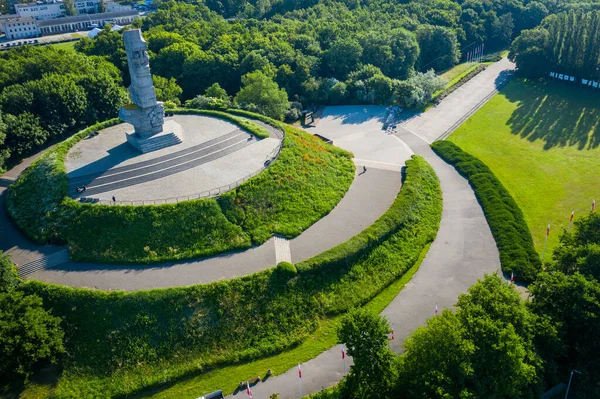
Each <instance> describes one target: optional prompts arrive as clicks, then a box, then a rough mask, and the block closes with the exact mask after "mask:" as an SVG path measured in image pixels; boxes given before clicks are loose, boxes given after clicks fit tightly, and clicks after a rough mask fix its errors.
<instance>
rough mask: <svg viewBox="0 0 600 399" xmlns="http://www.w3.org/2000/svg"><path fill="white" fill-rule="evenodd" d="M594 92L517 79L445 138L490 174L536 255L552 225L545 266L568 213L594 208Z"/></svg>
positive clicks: (597, 137) (597, 150) (599, 108)
mask: <svg viewBox="0 0 600 399" xmlns="http://www.w3.org/2000/svg"><path fill="white" fill-rule="evenodd" d="M599 119H600V103H599V102H598V94H597V92H594V91H590V90H586V89H582V88H578V87H574V86H569V85H564V84H561V83H555V82H539V81H535V82H534V81H525V80H520V79H515V80H513V81H511V82H510V83H509V84H508V85H506V86H504V87H503V88H502V89H501V90H500V93H499V94H498V95H496V96H494V97H493V98H492V99H491V100H490V101H489V102H488V103H487V104H485V105H484V106H483V107H482V108H481V109H480V110H479V111H478V112H477V113H475V114H474V115H473V116H472V117H471V118H470V119H469V120H468V121H466V122H465V123H464V124H463V125H462V126H460V127H459V128H458V129H457V130H456V131H455V132H454V133H452V135H451V136H450V137H449V138H448V140H449V141H452V142H453V143H455V144H456V145H458V146H459V147H460V148H462V149H463V150H465V151H467V152H468V153H470V154H473V155H474V156H476V157H477V158H479V159H480V160H481V161H482V162H484V163H485V164H486V165H487V166H488V167H489V168H490V169H491V170H492V172H494V174H495V175H496V177H497V178H498V179H499V180H500V181H501V182H502V185H503V186H504V187H505V188H506V189H507V190H508V192H509V193H510V195H511V196H512V197H513V198H514V199H515V201H516V203H517V205H519V208H521V211H522V212H523V215H524V216H525V221H526V222H527V226H528V227H529V230H530V231H531V234H532V236H533V242H534V244H535V248H536V249H537V251H538V253H540V254H541V252H542V250H543V248H544V240H545V237H546V226H547V225H548V223H550V224H551V231H550V236H549V239H548V248H547V251H546V259H549V258H548V255H549V254H550V253H552V250H553V248H554V247H555V246H556V245H558V243H559V235H560V234H559V232H560V231H561V230H562V229H566V228H567V226H568V223H569V216H570V215H571V211H573V210H575V217H576V218H577V217H578V215H583V214H586V213H588V212H589V211H590V206H591V204H592V201H593V200H594V198H596V200H597V201H598V200H600V185H599V184H598V170H599V168H600V125H598V120H599Z"/></svg>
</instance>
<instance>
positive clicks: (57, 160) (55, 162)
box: [6, 118, 120, 243]
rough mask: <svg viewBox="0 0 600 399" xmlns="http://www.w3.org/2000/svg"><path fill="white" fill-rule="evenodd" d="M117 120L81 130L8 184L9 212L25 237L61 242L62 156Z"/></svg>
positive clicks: (64, 180)
mask: <svg viewBox="0 0 600 399" xmlns="http://www.w3.org/2000/svg"><path fill="white" fill-rule="evenodd" d="M118 123H120V120H119V119H118V118H115V119H110V120H108V121H105V122H102V123H97V124H95V125H92V126H90V127H88V128H87V129H84V130H82V131H80V132H79V133H77V134H76V135H74V136H73V137H71V138H69V139H67V140H65V141H63V142H62V143H60V144H58V145H57V146H56V147H55V148H53V149H52V150H50V151H48V152H46V154H44V155H43V156H42V157H40V158H39V159H38V160H36V161H35V162H33V163H32V164H31V166H29V168H27V169H26V170H25V171H24V172H23V173H21V175H20V176H19V179H18V180H17V181H16V182H15V183H13V184H11V185H10V187H9V188H8V194H7V197H6V207H7V210H8V215H9V216H10V217H11V219H12V220H13V222H14V223H15V224H16V225H17V227H18V228H19V229H20V230H21V231H22V232H23V233H24V234H25V235H26V236H27V237H29V238H30V239H31V240H33V241H35V242H37V243H46V242H54V241H60V240H59V235H58V234H57V224H59V220H58V218H57V217H56V212H57V210H58V209H59V205H60V203H61V202H62V201H63V199H64V198H65V196H66V195H67V193H68V178H67V172H66V168H65V165H64V161H65V156H66V154H67V152H68V151H69V149H70V148H71V147H73V146H74V145H75V144H76V143H77V142H78V141H79V140H81V139H83V138H85V137H87V136H89V134H90V133H92V132H94V131H96V130H102V129H106V128H107V127H110V126H113V125H116V124H118Z"/></svg>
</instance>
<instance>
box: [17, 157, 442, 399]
mask: <svg viewBox="0 0 600 399" xmlns="http://www.w3.org/2000/svg"><path fill="white" fill-rule="evenodd" d="M406 176H407V177H406V180H405V183H404V185H403V188H402V190H401V191H400V193H399V194H398V197H397V198H396V200H395V201H394V203H393V204H392V206H391V207H390V209H389V210H388V211H387V212H386V213H385V214H384V215H383V216H382V217H381V218H380V219H378V220H377V221H376V222H375V223H374V224H373V225H372V226H371V227H369V228H368V229H366V230H365V231H363V232H361V233H360V234H358V235H357V236H355V237H354V238H352V239H351V240H349V241H348V242H346V243H344V244H342V245H340V246H338V247H335V248H332V249H331V250H329V251H326V252H325V253H324V254H322V255H320V256H318V257H315V258H313V259H310V260H308V261H305V262H301V263H299V264H297V265H295V266H294V265H291V264H286V263H283V264H280V265H279V266H278V267H276V268H271V269H268V270H265V271H262V272H259V273H256V274H253V275H249V276H245V277H241V278H235V279H232V280H228V281H218V282H214V283H211V284H207V285H196V286H190V287H182V288H169V289H158V290H152V291H138V292H133V293H125V292H101V291H94V290H88V289H73V288H69V287H62V286H57V285H51V284H46V283H42V282H37V281H28V282H27V283H26V289H27V290H28V291H30V292H32V293H36V294H38V295H40V296H41V297H42V298H43V299H44V301H45V303H47V304H48V306H49V307H52V308H53V309H54V312H55V313H56V314H57V315H60V316H61V317H63V318H64V326H65V327H64V328H65V334H66V342H67V350H68V352H69V355H70V356H69V362H68V364H66V371H65V372H64V374H63V378H62V380H61V381H60V382H59V384H58V386H57V389H56V392H55V395H56V397H58V398H62V397H85V396H88V395H90V394H91V393H92V392H100V391H101V392H104V393H105V394H106V395H107V396H115V395H126V394H130V393H132V392H135V391H138V390H140V389H141V388H143V387H149V386H152V385H154V384H159V383H164V382H166V381H169V380H172V379H174V378H177V377H181V376H183V375H185V374H188V373H192V372H199V371H204V370H207V369H209V368H210V367H215V366H217V365H224V364H228V363H235V362H240V361H247V360H251V359H255V358H258V357H262V356H265V355H267V354H271V353H276V352H278V351H282V350H284V349H287V348H289V347H290V346H291V345H294V344H296V343H299V342H300V341H302V340H303V339H305V338H306V337H307V336H309V335H310V333H311V332H312V331H313V330H314V329H315V328H316V327H317V325H318V322H319V319H320V318H321V317H324V316H326V315H329V314H337V313H340V312H345V311H347V310H348V309H350V308H352V307H356V306H360V305H361V304H364V303H365V302H366V301H368V300H369V299H371V298H372V297H373V296H375V295H377V294H378V293H379V292H380V291H381V290H382V289H384V288H385V287H386V286H387V285H388V284H390V283H391V282H393V281H394V280H396V279H397V278H399V277H400V276H402V275H403V274H404V273H405V272H406V271H407V270H408V269H409V268H410V267H411V266H412V265H413V264H414V262H415V261H416V260H417V259H418V257H419V254H420V253H421V251H422V249H423V248H424V247H425V246H426V245H427V244H428V243H430V242H431V241H433V239H434V238H435V235H436V232H437V229H438V226H439V222H440V219H441V210H442V197H441V190H440V187H439V181H438V179H437V176H436V175H435V173H434V172H433V170H432V169H431V167H430V166H429V165H428V164H427V163H426V162H425V161H424V160H423V159H422V158H419V157H414V159H413V160H409V161H408V162H407V174H406Z"/></svg>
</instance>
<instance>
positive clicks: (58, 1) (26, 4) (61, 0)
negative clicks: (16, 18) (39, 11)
mask: <svg viewBox="0 0 600 399" xmlns="http://www.w3.org/2000/svg"><path fill="white" fill-rule="evenodd" d="M62 3H63V0H54V1H35V2H32V3H15V7H18V8H23V7H35V6H43V5H46V4H62Z"/></svg>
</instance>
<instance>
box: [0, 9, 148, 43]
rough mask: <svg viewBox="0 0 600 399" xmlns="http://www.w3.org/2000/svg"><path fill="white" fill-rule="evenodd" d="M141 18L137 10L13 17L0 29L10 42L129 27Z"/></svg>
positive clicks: (2, 20) (1, 22)
mask: <svg viewBox="0 0 600 399" xmlns="http://www.w3.org/2000/svg"><path fill="white" fill-rule="evenodd" d="M138 16H139V13H138V12H137V11H136V10H126V11H116V12H104V13H100V14H84V15H77V16H75V17H62V18H54V19H44V20H39V21H38V20H37V19H35V18H31V17H12V18H5V19H4V18H3V19H0V29H1V30H2V31H4V33H5V34H6V38H7V39H8V40H15V39H23V38H29V37H37V36H41V35H52V34H57V33H65V32H74V31H78V30H89V29H92V28H94V27H102V26H104V25H106V24H114V25H117V24H118V25H121V26H125V25H129V24H130V23H131V22H133V20H134V19H135V18H137V17H138Z"/></svg>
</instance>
